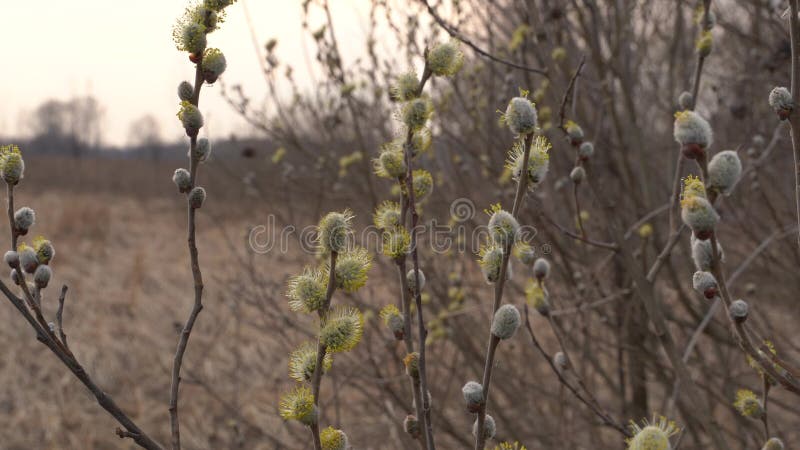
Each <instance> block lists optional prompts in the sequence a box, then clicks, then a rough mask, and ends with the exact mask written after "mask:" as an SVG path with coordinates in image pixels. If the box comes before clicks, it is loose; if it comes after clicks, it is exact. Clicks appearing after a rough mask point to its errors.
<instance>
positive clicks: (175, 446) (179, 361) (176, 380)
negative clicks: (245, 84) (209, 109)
mask: <svg viewBox="0 0 800 450" xmlns="http://www.w3.org/2000/svg"><path fill="white" fill-rule="evenodd" d="M201 65H202V64H201V62H198V63H197V68H196V69H195V83H194V95H193V96H192V101H191V103H192V104H193V105H195V106H198V104H199V102H200V89H201V88H202V87H203V80H204V78H203V71H202V69H201ZM196 147H197V134H195V135H193V136H191V137H190V148H189V161H190V162H189V164H190V166H189V173H190V186H191V188H194V187H195V186H196V185H197V169H198V165H199V163H200V161H199V160H198V159H197V157H196V156H195V149H196ZM195 213H196V209H195V208H193V207H192V206H191V205H190V204H189V202H187V215H188V226H187V229H188V230H187V235H188V236H187V242H188V246H189V258H190V267H191V271H192V279H193V281H194V304H193V306H192V311H191V312H190V313H189V318H188V319H187V320H186V323H185V324H184V325H183V328H182V330H181V334H180V337H179V339H178V346H177V349H176V350H175V357H174V359H173V362H172V380H171V384H170V395H169V418H170V429H171V436H172V450H180V448H181V431H180V419H179V417H178V395H179V390H180V383H181V366H182V365H183V356H184V354H185V353H186V347H187V345H188V344H189V337H190V336H191V334H192V330H193V329H194V324H195V322H196V321H197V317H198V315H200V312H201V311H202V310H203V274H202V272H201V271H200V261H199V257H198V252H197V240H196V235H195Z"/></svg>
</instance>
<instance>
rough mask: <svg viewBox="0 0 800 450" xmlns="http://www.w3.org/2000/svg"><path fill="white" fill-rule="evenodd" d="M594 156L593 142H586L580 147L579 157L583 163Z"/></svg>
mask: <svg viewBox="0 0 800 450" xmlns="http://www.w3.org/2000/svg"><path fill="white" fill-rule="evenodd" d="M592 155H594V144H592V143H591V142H584V143H582V144H581V146H580V147H578V157H579V158H580V159H581V160H582V161H586V160H587V159H589V158H591V157H592Z"/></svg>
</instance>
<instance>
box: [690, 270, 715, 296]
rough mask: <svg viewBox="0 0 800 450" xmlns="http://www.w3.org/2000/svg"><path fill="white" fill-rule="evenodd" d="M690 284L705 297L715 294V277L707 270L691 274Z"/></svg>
mask: <svg viewBox="0 0 800 450" xmlns="http://www.w3.org/2000/svg"><path fill="white" fill-rule="evenodd" d="M692 286H693V287H694V290H696V291H697V292H701V293H703V295H704V296H705V297H706V298H707V299H709V300H710V299H712V298H714V297H716V296H717V289H718V287H719V286H717V279H716V278H714V275H712V274H711V273H709V272H702V271H697V272H695V273H694V275H693V276H692Z"/></svg>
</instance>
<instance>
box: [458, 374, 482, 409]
mask: <svg viewBox="0 0 800 450" xmlns="http://www.w3.org/2000/svg"><path fill="white" fill-rule="evenodd" d="M461 392H462V393H463V394H464V401H465V402H467V411H469V412H471V413H477V412H478V411H480V409H481V406H483V402H484V400H483V386H481V384H480V383H478V382H475V381H468V382H467V384H465V385H464V387H463V388H461Z"/></svg>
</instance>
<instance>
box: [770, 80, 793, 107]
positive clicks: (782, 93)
mask: <svg viewBox="0 0 800 450" xmlns="http://www.w3.org/2000/svg"><path fill="white" fill-rule="evenodd" d="M769 106H771V107H772V109H774V110H775V111H791V110H792V109H793V108H794V102H793V101H792V93H791V92H789V90H788V89H786V88H785V87H783V86H779V87H776V88H774V89H772V91H771V92H770V93H769Z"/></svg>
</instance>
